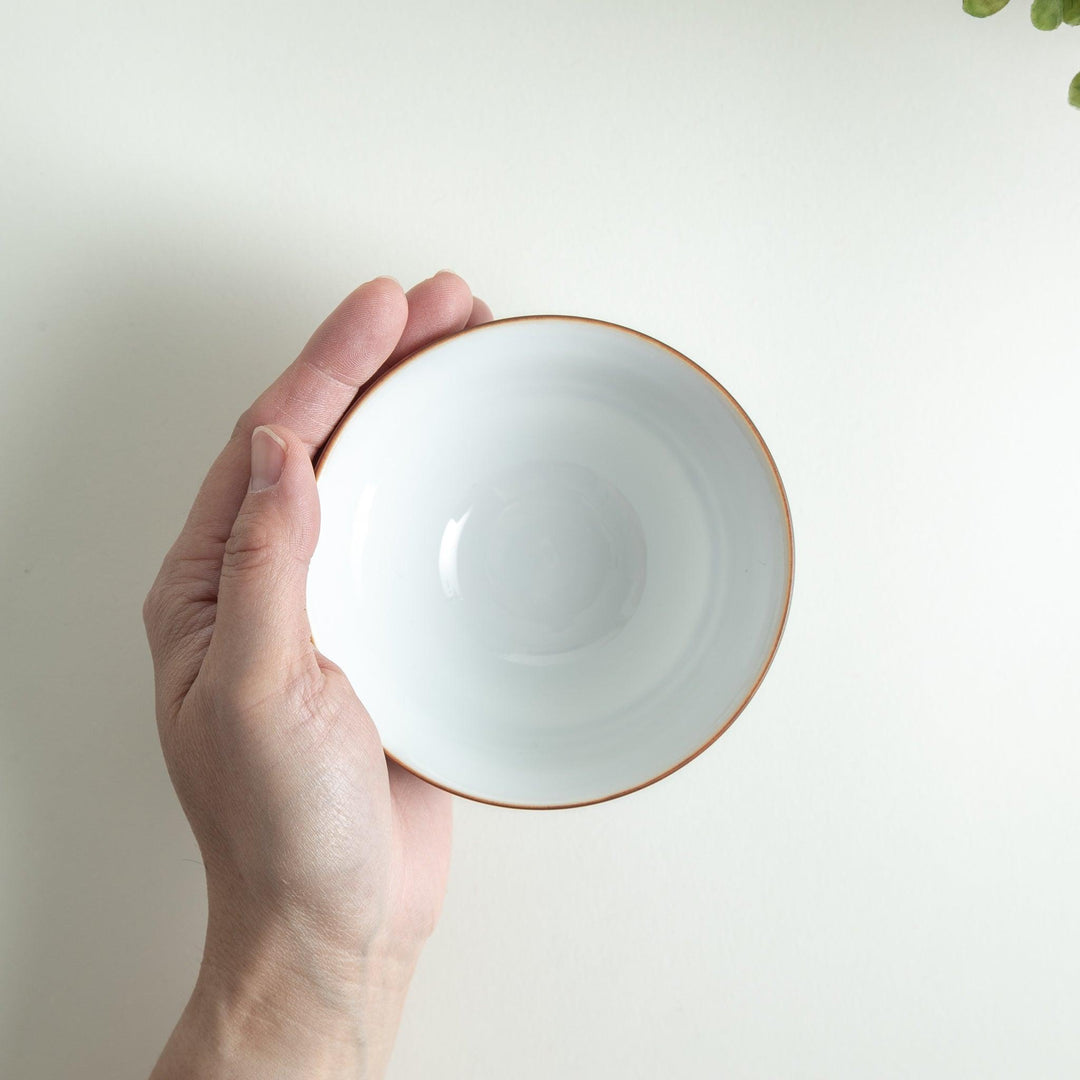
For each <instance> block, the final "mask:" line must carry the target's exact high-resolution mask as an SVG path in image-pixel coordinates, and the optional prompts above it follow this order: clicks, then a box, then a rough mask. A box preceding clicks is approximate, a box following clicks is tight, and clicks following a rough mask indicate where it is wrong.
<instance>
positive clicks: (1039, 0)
mask: <svg viewBox="0 0 1080 1080" xmlns="http://www.w3.org/2000/svg"><path fill="white" fill-rule="evenodd" d="M1062 6H1063V0H1031V24H1032V26H1034V27H1035V29H1036V30H1056V29H1057V28H1058V27H1059V26H1060V25H1061V20H1062V18H1063V16H1064V11H1063V10H1062Z"/></svg>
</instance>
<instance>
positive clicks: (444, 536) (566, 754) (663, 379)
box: [308, 315, 793, 809]
mask: <svg viewBox="0 0 1080 1080" xmlns="http://www.w3.org/2000/svg"><path fill="white" fill-rule="evenodd" d="M316 472H317V476H318V484H319V496H320V500H321V505H322V530H321V534H320V539H319V543H318V546H317V549H316V551H315V556H314V558H313V560H312V564H311V572H310V577H309V583H308V614H309V617H310V620H311V628H312V637H313V639H314V641H315V642H316V644H317V646H318V648H319V649H320V650H321V651H322V652H323V653H325V654H326V655H327V656H329V657H331V658H332V659H333V660H334V661H335V662H336V663H338V664H339V665H340V666H341V667H342V668H343V669H344V671H345V673H346V674H347V675H348V677H349V679H350V680H351V682H352V684H353V687H354V688H355V690H356V692H357V694H358V695H359V697H360V699H361V700H362V701H363V702H364V704H365V706H366V707H367V709H368V711H369V712H370V714H371V716H372V719H373V720H374V721H375V725H376V726H377V728H378V730H379V734H380V736H381V738H382V741H383V746H384V747H385V749H386V752H387V754H388V755H389V756H390V757H391V758H393V759H394V760H396V761H398V762H400V764H402V765H403V766H405V768H407V769H409V770H411V771H412V772H414V773H416V774H417V775H418V776H420V777H422V778H423V779H425V780H427V781H428V782H430V783H432V784H436V785H438V786H439V787H442V788H445V789H446V790H448V791H451V792H453V793H455V794H457V795H462V796H465V797H467V798H470V799H475V800H478V801H480V802H489V803H495V804H499V805H502V806H514V807H522V808H532V809H542V808H555V807H567V806H580V805H584V804H587V803H594V802H600V801H603V800H605V799H612V798H615V797H617V796H619V795H625V794H627V793H628V792H631V791H634V790H636V789H638V788H641V787H644V786H645V785H646V784H650V783H652V782H653V781H655V780H659V779H661V778H662V777H664V776H667V775H668V774H669V773H671V772H673V771H674V770H676V769H677V768H679V767H680V766H681V765H684V764H685V763H686V762H687V761H689V760H690V759H691V758H693V757H695V756H696V755H697V754H699V753H700V752H701V751H702V750H704V749H705V748H706V747H707V746H709V745H710V744H711V743H712V742H713V741H714V740H715V739H716V738H717V737H718V736H719V735H720V734H721V733H722V732H723V731H724V730H725V729H726V728H727V727H728V725H729V724H731V722H732V721H733V720H734V719H735V717H736V716H737V715H738V714H739V713H740V712H741V711H742V709H743V708H744V707H745V706H746V703H747V702H748V701H749V700H750V698H751V696H752V695H753V693H754V691H755V690H756V689H757V687H758V685H759V684H760V683H761V680H762V678H763V677H764V675H765V672H766V670H767V669H768V667H769V664H770V663H771V662H772V658H773V655H774V654H775V652H776V648H777V645H778V643H779V641H780V635H781V633H782V631H783V626H784V621H785V619H786V617H787V610H788V604H789V602H790V597H791V583H792V564H793V548H792V533H791V515H790V512H789V509H788V503H787V498H786V496H785V494H784V489H783V485H782V483H781V481H780V476H779V474H778V473H777V470H776V466H775V464H774V462H773V459H772V455H771V454H770V453H769V451H768V449H767V447H766V446H765V443H764V442H763V441H762V438H761V436H760V435H759V434H758V432H757V429H756V428H755V427H754V425H753V424H752V423H751V421H750V419H749V417H748V416H747V415H746V413H745V412H743V410H742V409H741V408H740V407H739V405H738V403H737V402H736V401H735V399H734V398H732V396H731V395H730V394H729V393H728V392H727V391H726V390H725V389H724V388H723V387H722V386H720V384H719V383H717V382H716V381H715V380H714V379H713V378H712V377H711V376H710V375H708V374H707V373H706V372H705V371H703V370H702V369H701V368H699V367H698V366H697V365H696V364H694V363H693V362H692V361H690V360H688V359H687V358H686V357H685V356H682V355H681V354H680V353H678V352H676V351H675V350H674V349H672V348H670V347H669V346H667V345H664V344H663V343H661V342H659V341H656V340H655V339H653V338H650V337H647V336H645V335H644V334H640V333H638V332H637V331H634V330H630V329H627V328H626V327H623V326H617V325H614V324H612V323H606V322H600V321H598V320H595V319H583V318H576V317H570V316H561V315H536V316H526V317H523V318H516V319H501V320H498V321H496V322H490V323H485V324H483V325H481V326H476V327H473V328H471V329H469V330H465V331H463V332H461V333H459V334H456V335H454V336H453V337H450V338H446V339H444V340H442V341H440V342H438V343H436V344H434V345H430V346H428V347H427V348H425V349H421V350H420V351H419V352H417V353H415V354H414V355H413V356H412V357H410V358H409V359H408V360H406V361H405V362H404V363H402V364H400V365H398V366H397V367H395V368H393V369H392V370H391V371H389V372H388V373H387V374H385V375H384V376H382V377H380V378H379V379H378V380H376V381H375V382H374V383H373V384H372V385H371V386H370V387H369V388H368V389H367V390H366V391H365V392H364V394H363V395H362V396H361V397H360V398H359V399H358V400H357V402H356V403H355V404H354V405H353V407H352V408H351V409H350V411H349V412H348V414H347V415H346V416H345V417H344V418H343V420H342V422H341V423H340V424H339V425H338V427H337V428H336V430H335V431H334V433H333V435H332V436H331V437H330V439H329V440H328V442H327V444H326V446H325V447H324V448H323V451H322V453H321V455H320V457H319V460H318V462H317V466H316Z"/></svg>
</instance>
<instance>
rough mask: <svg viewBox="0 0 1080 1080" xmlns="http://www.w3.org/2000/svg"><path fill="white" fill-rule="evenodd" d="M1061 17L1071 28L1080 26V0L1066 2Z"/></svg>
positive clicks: (1062, 7) (1062, 6)
mask: <svg viewBox="0 0 1080 1080" xmlns="http://www.w3.org/2000/svg"><path fill="white" fill-rule="evenodd" d="M1061 15H1062V18H1063V19H1064V20H1065V22H1067V23H1068V24H1069V25H1070V26H1080V0H1065V3H1064V4H1062V5H1061Z"/></svg>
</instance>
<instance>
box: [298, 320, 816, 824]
mask: <svg viewBox="0 0 1080 1080" xmlns="http://www.w3.org/2000/svg"><path fill="white" fill-rule="evenodd" d="M547 319H550V320H558V321H562V322H584V323H593V324H594V325H596V326H604V327H607V328H608V329H611V330H618V331H621V332H622V333H626V334H632V335H633V336H634V337H638V338H642V339H643V340H645V341H648V342H649V343H650V344H652V345H657V346H659V347H660V348H661V349H664V350H665V351H667V352H669V353H671V355H672V356H674V357H675V358H676V359H678V360H681V361H682V362H683V363H684V364H688V365H689V366H690V367H691V368H693V369H694V371H696V372H697V373H698V374H699V375H701V376H702V377H703V378H704V379H705V380H706V381H708V382H709V383H711V384H712V385H713V386H714V387H715V388H716V389H717V390H719V391H720V393H721V394H723V395H724V397H725V398H727V400H728V402H729V403H730V404H731V405H732V406H733V408H734V409H735V411H736V413H737V414H738V415H739V416H741V417H742V419H743V422H744V423H745V424H746V426H747V428H749V430H750V432H751V433H752V434H753V436H754V438H755V439H757V441H758V444H759V445H760V447H761V449H762V450H763V451H764V453H765V459H766V460H767V461H768V463H769V468H771V469H772V474H773V479H774V480H775V481H776V488H777V491H779V493H780V502H781V505H782V506H783V509H784V520H785V522H786V523H787V534H788V565H787V591H786V593H785V596H784V610H783V613H782V614H781V616H780V624H779V626H778V627H777V631H776V637H775V638H774V639H773V643H772V647H771V648H770V649H769V653H768V656H767V657H766V658H765V663H764V664H763V665H762V667H761V670H760V671H759V672H758V676H757V678H756V679H755V680H754V683H753V685H752V686H751V687H750V690H749V691H748V693H747V694H746V696H745V697H744V698H743V700H742V702H741V703H740V704H739V707H738V708H737V709H735V710H734V712H732V713H731V715H730V716H728V717H727V719H726V720H725V721H724V722H723V723H722V724H721V726H720V728H719V729H718V730H717V731H716V732H715V733H714V734H712V735H710V736H709V738H708V739H707V740H706V741H705V742H704V743H702V745H701V746H699V747H698V748H697V749H696V750H694V751H693V753H691V754H688V755H687V756H686V757H684V758H683V759H682V760H681V761H679V762H678V763H676V764H675V765H672V766H671V767H670V768H667V769H665V770H664V771H663V772H661V773H658V774H657V775H656V776H653V777H650V778H649V779H648V780H645V781H643V782H642V783H640V784H634V785H633V786H632V787H628V788H624V789H623V790H621V791H616V792H613V793H611V794H609V795H601V796H599V797H598V798H595V799H583V800H581V801H579V802H570V803H542V804H537V803H512V802H503V801H502V800H500V799H486V798H484V797H483V796H480V795H474V794H471V793H470V792H467V791H459V790H457V789H456V788H452V787H448V786H447V785H446V784H442V783H439V781H437V780H433V779H431V777H429V776H425V775H424V774H423V773H421V772H418V771H417V770H416V769H414V768H412V767H410V766H409V765H406V764H405V763H404V762H403V761H401V760H399V759H398V758H396V757H395V756H394V755H393V754H392V753H391V752H390V751H389V750H387V749H386V747H385V746H384V747H383V753H385V754H386V756H387V758H389V759H390V760H391V761H393V762H395V763H396V764H397V765H399V766H400V767H401V768H403V769H404V770H405V771H406V772H410V773H412V774H413V776H416V777H417V778H418V779H420V780H423V781H424V782H425V783H428V784H431V785H432V786H433V787H437V788H441V789H442V790H443V791H446V792H448V793H449V794H451V795H457V796H458V797H459V798H462V799H468V800H470V801H471V802H476V803H483V804H484V805H487V806H501V807H504V808H506V809H508V810H572V809H576V808H578V807H582V806H595V805H597V804H598V803H605V802H610V801H611V800H613V799H621V798H622V797H623V796H624V795H631V794H633V793H634V792H635V791H641V790H642V789H643V788H647V787H651V786H652V785H653V784H656V783H658V782H659V781H661V780H664V779H666V778H667V777H669V776H671V774H672V773H675V772H678V771H679V769H681V768H682V767H683V766H684V765H688V764H689V763H690V762H691V761H693V760H694V758H696V757H697V756H698V755H699V754H702V753H704V752H705V751H706V750H708V748H709V747H710V746H712V744H713V743H714V742H716V740H717V739H719V738H720V736H721V735H723V734H724V732H725V731H727V730H728V728H730V727H731V725H732V724H734V723H735V721H736V720H737V719H738V717H739V716H740V715H741V714H742V712H743V710H744V709H745V708H746V706H747V705H749V704H750V701H751V699H752V698H753V696H754V695H755V694H756V693H757V691H758V688H759V687H760V686H761V684H762V682H763V681H764V679H765V676H766V674H767V673H768V671H769V668H770V667H771V666H772V662H773V659H774V657H775V656H776V652H777V650H778V649H779V647H780V639H781V638H782V637H783V636H784V629H785V627H786V626H787V620H788V613H789V611H790V610H791V595H792V589H793V587H794V579H795V531H794V528H793V526H792V521H791V506H790V504H789V502H788V497H787V491H786V490H785V489H784V481H783V480H782V479H781V478H780V470H779V469H777V467H776V461H775V460H774V458H773V456H772V451H770V450H769V447H768V445H767V444H766V442H765V440H764V438H762V435H761V432H760V431H758V429H757V425H756V424H755V423H754V421H753V420H751V419H750V417H749V416H748V415H747V412H746V410H745V409H744V408H743V407H742V406H741V405H740V404H739V403H738V401H736V400H735V397H734V395H732V393H731V392H730V391H729V390H728V389H727V387H725V386H724V385H723V384H722V383H721V382H720V381H719V380H718V379H716V378H715V377H714V376H713V375H711V374H710V373H709V372H708V371H706V370H705V369H704V368H703V367H702V366H701V365H700V364H697V363H695V362H694V361H693V360H691V359H690V357H688V356H686V355H684V354H683V353H681V352H679V350H678V349H675V348H673V347H672V346H671V345H668V344H667V343H666V342H663V341H660V340H659V339H658V338H654V337H651V336H650V335H649V334H645V333H642V331H640V330H634V329H633V328H632V327H629V326H623V325H622V324H621V323H615V322H608V321H607V320H605V319H596V318H591V317H589V316H585V315H557V314H543V315H511V316H508V317H506V318H502V319H489V320H488V321H487V322H483V323H477V324H476V325H474V326H469V327H466V328H464V329H462V330H458V331H456V332H455V333H453V334H448V335H447V336H446V337H442V338H439V339H438V340H437V341H432V342H430V343H429V344H427V345H423V346H421V347H420V348H419V349H417V350H416V351H415V352H412V353H410V354H409V355H408V356H406V357H403V358H402V359H400V360H397V361H395V362H394V363H391V364H386V365H384V366H383V367H382V368H380V369H379V370H378V371H377V372H376V373H375V375H373V376H372V378H371V379H370V380H369V381H368V382H367V383H365V384H364V386H362V387H361V388H360V390H359V392H358V393H357V396H356V398H355V399H354V400H353V403H352V404H351V405H350V406H349V407H348V409H346V410H345V412H344V413H343V414H342V416H341V419H340V420H338V422H337V423H336V424H335V425H334V427H333V430H331V432H330V434H329V435H328V436H327V439H326V441H325V442H324V443H323V445H322V446H321V447H320V448H319V451H318V453H317V454H316V455H315V460H314V468H315V478H316V480H318V477H319V472H320V469H321V468H322V464H323V462H324V461H325V459H326V457H327V456H328V455H329V453H330V451H331V449H333V446H334V443H335V442H336V441H337V438H338V436H339V435H340V433H341V431H342V429H343V428H344V427H345V425H346V424H347V423H348V422H349V420H350V419H351V418H352V416H353V414H354V413H355V412H356V411H357V410H358V409H359V408H360V406H361V404H363V402H364V400H365V399H366V398H367V397H368V396H369V395H370V394H371V393H372V391H373V390H375V389H376V387H378V386H381V385H382V384H383V383H384V382H385V381H386V380H387V379H388V378H389V377H390V376H391V375H393V374H394V372H396V371H398V370H400V369H401V368H403V367H404V366H405V365H406V364H410V363H412V362H413V361H414V360H416V359H417V358H419V357H421V356H423V355H424V354H425V353H428V352H430V351H431V350H432V349H435V348H437V347H439V346H440V345H442V344H444V343H445V342H447V341H449V340H451V339H453V338H459V337H463V336H464V335H466V334H473V333H476V332H477V331H478V330H483V329H484V328H485V327H490V326H495V325H499V324H502V323H513V322H530V321H539V320H547ZM314 642H315V638H314V634H312V644H314ZM376 726H377V725H376Z"/></svg>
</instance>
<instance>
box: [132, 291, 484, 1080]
mask: <svg viewBox="0 0 1080 1080" xmlns="http://www.w3.org/2000/svg"><path fill="white" fill-rule="evenodd" d="M490 318H491V312H490V311H489V310H488V308H487V305H486V304H484V302H483V301H481V300H477V299H475V298H474V297H473V296H472V293H471V292H470V290H469V287H468V285H466V283H465V282H464V281H462V279H461V278H459V277H457V276H456V275H454V274H451V273H449V272H447V271H443V272H441V273H439V274H437V275H435V277H433V278H430V279H428V280H427V281H424V282H421V283H420V284H419V285H417V286H415V287H414V288H413V289H411V290H410V291H409V293H408V294H406V293H404V292H403V291H402V289H401V287H400V286H399V285H398V284H397V282H395V281H393V280H392V279H390V278H376V279H375V280H373V281H370V282H368V283H367V284H365V285H362V286H360V288H358V289H357V290H356V291H355V292H353V293H352V294H351V295H350V296H348V297H347V298H346V299H345V300H344V301H343V302H342V303H341V304H340V305H339V306H338V308H337V309H336V310H335V311H334V313H333V314H332V315H330V317H329V318H328V319H327V320H326V321H325V322H324V323H323V324H322V326H320V327H319V329H318V330H317V331H316V332H315V334H314V336H313V337H312V338H311V340H310V341H309V342H308V344H307V345H306V346H305V347H304V349H303V351H302V352H301V353H300V356H299V357H298V358H297V360H296V361H295V362H294V363H293V364H292V365H291V366H290V367H289V368H288V369H287V370H286V371H285V372H284V374H282V375H281V377H280V378H279V379H278V380H277V381H276V382H275V383H274V384H273V385H272V386H271V387H270V388H269V389H268V390H266V391H265V392H264V393H263V394H262V395H260V397H259V398H258V399H257V400H256V401H255V403H254V404H253V405H252V406H251V407H250V408H249V409H248V410H247V411H246V412H245V413H244V414H243V416H241V418H240V420H239V422H238V423H237V425H236V428H235V429H234V431H233V434H232V437H231V438H230V440H229V442H228V444H227V445H226V447H225V449H224V450H223V451H222V452H221V454H220V455H219V456H218V458H217V460H216V461H215V462H214V464H213V467H212V468H211V469H210V472H209V474H208V475H207V477H206V479H205V481H204V482H203V484H202V487H201V488H200V490H199V493H198V496H197V498H196V500H195V503H194V505H193V507H192V509H191V512H190V514H189V515H188V518H187V522H186V524H185V525H184V528H183V531H182V532H181V533H180V536H179V538H178V539H177V541H176V542H175V544H173V546H172V548H171V549H170V550H169V552H168V554H167V555H166V556H165V560H164V562H163V564H162V567H161V570H160V572H159V573H158V575H157V578H156V580H155V582H154V584H153V586H152V587H151V589H150V591H149V593H148V595H147V597H146V603H145V605H144V608H143V617H144V621H145V624H146V631H147V637H148V639H149V642H150V649H151V653H152V655H153V659H154V676H155V685H156V699H157V723H158V733H159V735H160V738H161V746H162V750H163V753H164V756H165V761H166V764H167V766H168V769H169V775H170V777H171V778H172V781H173V785H174V787H175V788H176V792H177V795H178V796H179V799H180V802H181V805H182V806H183V808H184V812H185V813H186V814H187V818H188V821H189V822H190V823H191V827H192V830H193V832H194V834H195V837H196V840H197V841H198V844H199V848H200V850H201V852H202V855H203V861H204V864H205V868H206V881H207V895H208V924H207V933H206V943H205V949H204V956H203V962H202V966H201V968H200V972H199V977H198V981H197V983H196V987H195V991H194V992H193V994H192V997H191V1000H190V1001H189V1003H188V1006H187V1008H186V1009H185V1011H184V1014H183V1016H182V1018H181V1020H180V1022H179V1024H178V1025H177V1027H176V1030H175V1031H174V1032H173V1035H172V1037H171V1039H170V1040H169V1043H168V1045H167V1046H166V1048H165V1050H164V1051H163V1053H162V1055H161V1058H160V1060H159V1061H158V1064H157V1067H156V1068H155V1070H154V1073H153V1080H163V1078H166V1077H168V1078H172V1077H194V1076H199V1077H202V1078H212V1077H217V1076H225V1075H228V1076H229V1077H247V1076H253V1077H254V1076H258V1077H260V1078H264V1077H276V1076H281V1077H286V1076H304V1077H317V1076H346V1075H347V1076H350V1077H356V1076H363V1077H371V1076H381V1075H382V1072H383V1069H384V1068H385V1064H386V1061H387V1059H388V1058H389V1054H390V1048H391V1046H392V1043H393V1038H394V1034H395V1032H396V1029H397V1024H398V1020H399V1018H400V1011H401V1007H402V1005H403V1003H404V997H405V992H406V990H407V987H408V983H409V979H410V977H411V975H412V972H413V968H414V966H415V963H416V960H417V957H418V955H419V952H420V949H421V947H422V946H423V944H424V942H425V940H426V939H427V937H428V936H429V935H430V933H431V931H432V930H433V928H434V926H435V922H436V920H437V918H438V914H439V910H440V908H441V905H442V898H443V895H444V892H445V889H446V877H447V871H448V867H449V856H450V831H451V826H450V819H451V812H450V796H449V795H447V794H446V793H445V792H443V791H440V790H438V789H437V788H434V787H431V786H430V785H428V784H426V783H424V782H423V781H422V780H420V779H418V778H417V777H415V776H414V775H412V774H411V773H409V772H407V771H406V770H404V769H402V768H401V767H400V766H399V765H397V764H396V763H394V762H390V761H388V759H387V758H386V756H385V755H384V753H383V750H382V745H381V742H380V740H379V734H378V732H377V731H376V729H375V726H374V725H373V723H372V721H371V718H370V717H369V716H368V714H367V712H366V711H365V710H364V707H363V705H361V703H360V701H359V700H358V699H357V697H356V695H355V693H354V692H353V690H352V687H351V686H350V684H349V682H348V680H347V678H346V677H345V675H344V674H343V672H342V671H341V669H340V668H339V667H337V666H336V665H335V664H334V663H332V662H331V661H330V660H329V659H327V658H326V657H324V656H322V655H321V654H320V653H319V652H318V650H317V649H316V648H315V647H314V645H313V643H312V641H311V633H310V629H309V627H308V621H307V614H306V611H305V591H306V578H307V565H308V561H309V559H310V558H311V555H312V552H313V550H314V547H315V542H316V539H317V537H318V530H319V500H318V492H317V489H316V484H315V475H314V472H313V469H312V457H313V455H314V454H315V453H316V452H317V451H318V449H319V447H320V446H321V445H322V444H323V442H324V441H325V440H326V438H327V436H328V435H329V434H330V431H331V430H332V428H333V427H334V425H335V424H336V423H337V421H338V420H339V418H340V417H341V416H342V414H343V413H344V412H345V410H346V409H347V408H348V407H349V405H350V404H351V403H352V401H353V399H354V398H355V396H356V393H357V391H358V389H359V388H361V387H362V386H363V385H364V384H365V383H366V382H367V381H368V380H370V379H371V377H372V376H373V375H374V374H375V373H376V372H377V371H379V370H380V369H381V368H383V367H384V366H385V365H386V364H392V363H394V362H395V361H397V360H399V359H401V358H403V357H405V356H407V355H408V354H409V353H411V352H414V351H415V350H416V349H418V348H420V347H421V346H423V345H426V344H428V343H429V342H431V341H434V340H437V339H438V338H441V337H445V336H446V335H447V334H450V333H453V332H455V331H457V330H460V329H462V328H463V327H465V326H471V325H474V324H476V323H480V322H485V321H488V320H490Z"/></svg>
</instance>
